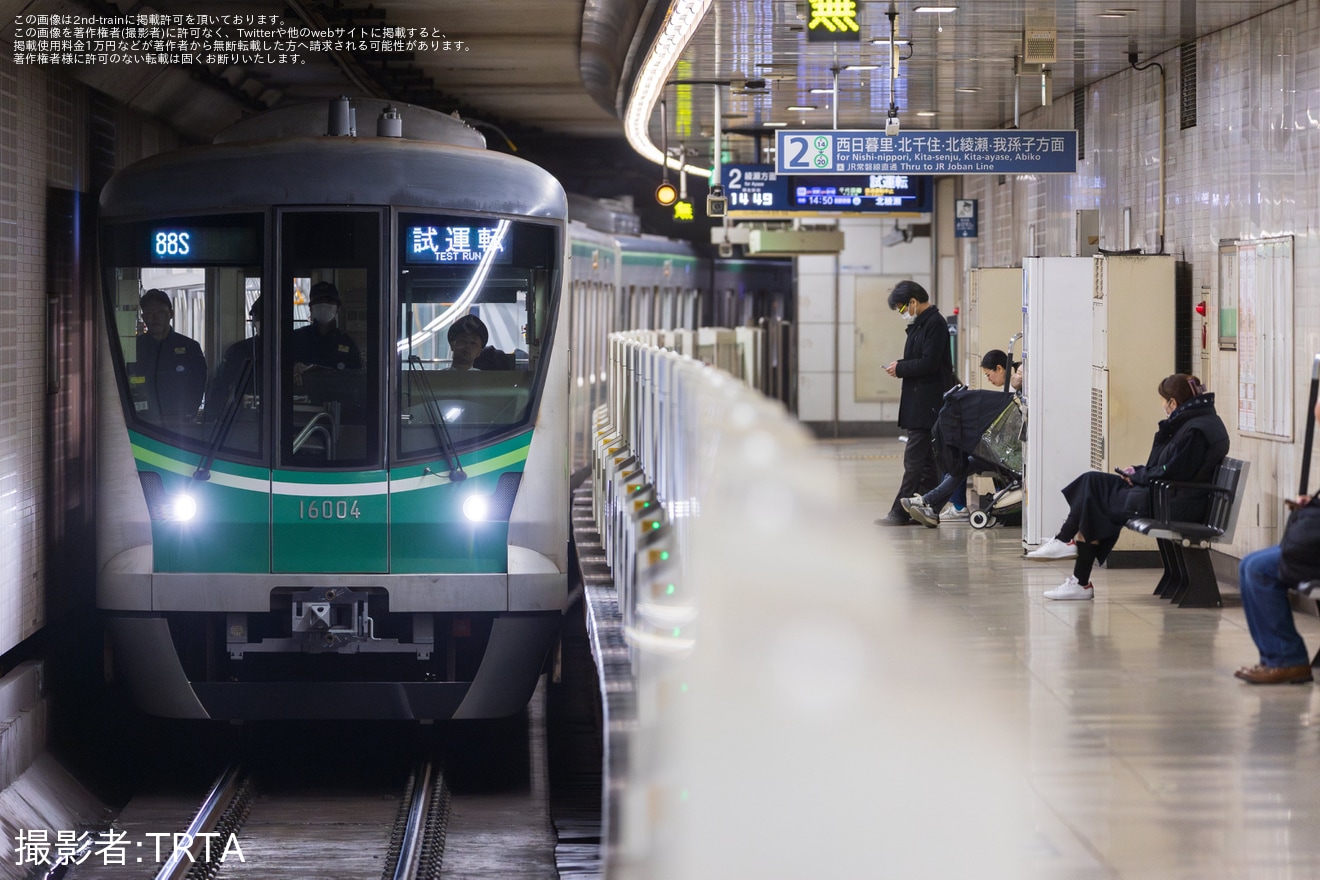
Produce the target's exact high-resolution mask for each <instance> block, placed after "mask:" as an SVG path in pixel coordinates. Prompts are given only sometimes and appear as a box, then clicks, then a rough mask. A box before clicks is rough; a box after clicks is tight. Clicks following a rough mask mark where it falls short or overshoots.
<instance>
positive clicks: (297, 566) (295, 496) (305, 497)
mask: <svg viewBox="0 0 1320 880" xmlns="http://www.w3.org/2000/svg"><path fill="white" fill-rule="evenodd" d="M130 437H131V441H132V449H133V454H134V458H135V459H136V461H137V467H138V470H139V471H149V472H154V473H156V474H159V475H160V478H161V482H162V484H163V486H164V488H165V496H166V499H167V501H168V500H170V499H172V498H173V497H174V496H177V495H179V494H182V493H185V492H186V493H187V494H189V495H191V496H192V497H193V499H194V501H196V503H197V516H196V517H195V518H194V519H193V520H191V521H190V522H186V523H184V522H173V521H170V520H154V521H153V522H152V539H153V551H154V552H153V558H154V565H155V570H156V571H162V572H163V571H174V572H181V571H190V572H271V571H275V572H280V571H283V572H299V571H307V572H362V573H372V572H375V573H386V572H392V573H425V572H503V571H505V570H507V565H508V562H507V559H508V556H507V549H506V544H507V540H508V524H507V523H493V522H491V523H472V522H471V521H469V520H468V519H467V518H466V517H465V516H464V515H463V511H462V505H463V502H464V501H465V500H466V499H467V497H468V495H469V494H471V493H473V492H483V493H485V494H490V493H491V492H493V491H494V487H495V485H496V483H497V482H498V480H499V477H500V475H501V474H503V473H506V472H520V471H521V470H522V469H523V467H524V466H525V462H526V460H527V453H528V449H529V448H530V445H531V438H532V432H531V431H526V432H524V433H522V434H519V435H517V436H515V437H511V438H508V439H506V440H503V441H501V442H499V443H495V444H493V445H491V446H488V447H485V448H482V449H477V450H471V451H469V452H466V453H463V454H462V455H461V456H460V459H461V461H462V463H463V468H464V470H465V472H466V473H467V475H468V479H467V480H465V481H463V482H459V483H454V482H452V481H451V480H450V479H449V475H448V473H447V469H446V467H445V465H444V463H443V461H440V460H433V461H429V462H418V463H415V464H409V465H406V466H402V467H398V468H395V469H393V470H391V471H390V472H389V473H388V474H387V473H386V472H385V471H285V470H276V471H274V472H273V473H272V472H271V471H268V470H266V469H265V468H260V467H253V466H251V465H244V464H239V463H236V462H229V461H219V460H217V461H216V462H214V463H213V465H212V468H211V478H210V479H209V480H205V481H200V480H194V479H192V474H193V472H194V471H195V470H196V467H197V463H198V462H199V461H200V459H201V456H200V455H198V454H197V453H194V452H188V451H185V450H181V449H178V448H177V447H173V446H170V445H168V444H166V443H162V442H160V441H157V440H153V439H151V438H149V437H145V436H143V435H140V434H136V433H132V432H130ZM272 478H273V479H272ZM272 488H273V492H272Z"/></svg>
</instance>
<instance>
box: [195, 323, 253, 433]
mask: <svg viewBox="0 0 1320 880" xmlns="http://www.w3.org/2000/svg"><path fill="white" fill-rule="evenodd" d="M248 321H249V322H250V323H251V324H252V335H251V336H249V337H246V338H244V339H240V340H238V341H237V342H235V343H233V344H232V345H230V346H229V347H228V348H226V349H225V355H224V357H222V358H221V359H220V366H219V368H217V369H216V371H215V379H214V380H213V381H212V382H211V387H210V389H209V390H208V391H207V392H206V412H207V417H208V418H215V417H216V415H217V414H218V413H219V412H220V410H221V408H222V407H223V406H224V405H225V399H226V398H227V397H228V395H229V392H230V389H231V388H233V389H234V393H235V394H237V395H238V396H239V398H242V397H243V396H244V395H249V394H260V393H261V359H262V354H261V352H262V349H263V345H262V342H261V297H257V299H256V302H254V303H252V307H251V308H249V309H248ZM245 366H248V367H249V369H248V378H247V382H245V383H244V384H243V387H242V388H234V386H236V385H237V384H238V380H239V377H240V376H242V375H243V368H244V367H245Z"/></svg>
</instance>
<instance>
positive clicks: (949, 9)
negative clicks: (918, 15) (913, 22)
mask: <svg viewBox="0 0 1320 880" xmlns="http://www.w3.org/2000/svg"><path fill="white" fill-rule="evenodd" d="M912 11H913V12H935V13H939V12H957V11H958V7H957V6H918V7H917V8H916V9H914V10H912Z"/></svg>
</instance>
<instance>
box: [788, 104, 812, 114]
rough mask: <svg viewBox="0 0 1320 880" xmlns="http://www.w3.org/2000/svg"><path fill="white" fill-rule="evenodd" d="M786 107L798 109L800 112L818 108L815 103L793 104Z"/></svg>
mask: <svg viewBox="0 0 1320 880" xmlns="http://www.w3.org/2000/svg"><path fill="white" fill-rule="evenodd" d="M785 109H786V110H794V111H797V112H799V113H805V112H807V111H808V110H815V109H816V105H815V104H793V105H792V106H790V107H786V108H785Z"/></svg>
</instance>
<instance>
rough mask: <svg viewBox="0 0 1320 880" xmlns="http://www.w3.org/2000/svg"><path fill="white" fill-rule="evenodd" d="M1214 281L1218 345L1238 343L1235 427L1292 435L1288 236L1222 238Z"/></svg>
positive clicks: (1271, 435)
mask: <svg viewBox="0 0 1320 880" xmlns="http://www.w3.org/2000/svg"><path fill="white" fill-rule="evenodd" d="M1219 285H1220V288H1219V310H1220V313H1219V325H1220V348H1227V347H1228V346H1227V345H1226V344H1225V343H1226V342H1228V341H1229V340H1230V339H1231V341H1232V342H1233V343H1235V344H1236V346H1237V355H1238V430H1240V431H1241V432H1242V433H1244V434H1250V435H1253V436H1257V437H1264V438H1267V439H1271V440H1292V434H1293V431H1292V424H1293V369H1292V366H1293V337H1292V325H1293V239H1292V236H1291V235H1286V236H1281V237H1278V238H1261V239H1250V240H1248V239H1242V240H1239V241H1234V242H1228V241H1225V242H1221V243H1220V246H1219ZM1226 312H1229V314H1226ZM1226 328H1230V329H1231V330H1232V331H1234V332H1233V333H1232V335H1231V336H1228V337H1226V334H1225V329H1226Z"/></svg>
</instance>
